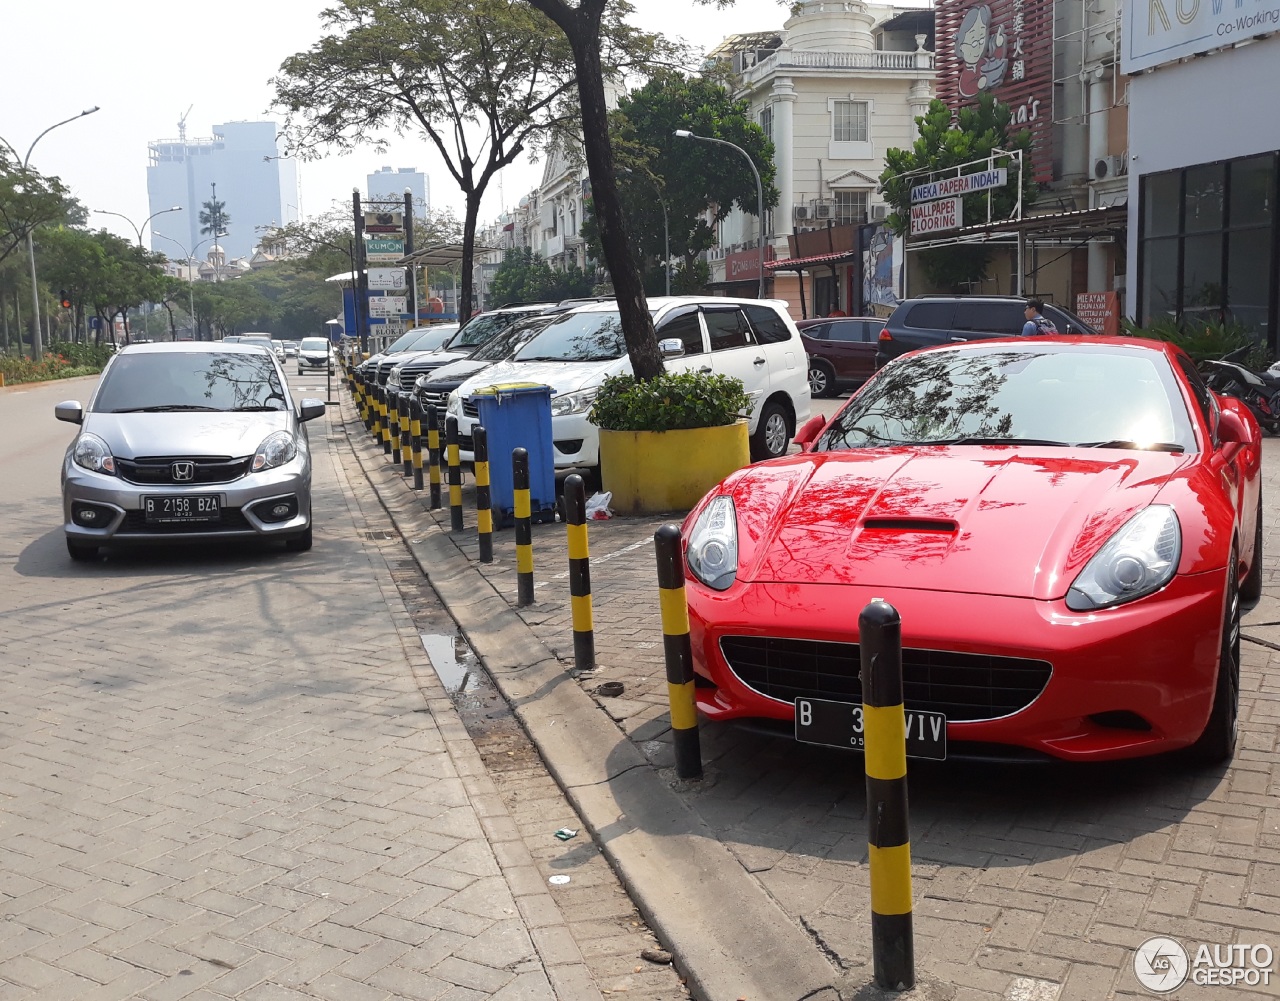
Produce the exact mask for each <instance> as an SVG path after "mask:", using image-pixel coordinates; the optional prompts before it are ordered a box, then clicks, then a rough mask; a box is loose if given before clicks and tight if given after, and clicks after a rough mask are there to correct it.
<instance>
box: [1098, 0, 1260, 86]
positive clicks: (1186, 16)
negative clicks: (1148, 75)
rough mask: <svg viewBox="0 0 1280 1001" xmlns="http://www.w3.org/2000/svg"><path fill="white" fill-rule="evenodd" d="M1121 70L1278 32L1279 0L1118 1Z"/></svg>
mask: <svg viewBox="0 0 1280 1001" xmlns="http://www.w3.org/2000/svg"><path fill="white" fill-rule="evenodd" d="M1122 16H1123V17H1124V24H1123V29H1122V31H1121V33H1120V37H1121V39H1122V40H1123V43H1122V44H1123V51H1122V52H1121V53H1120V65H1121V69H1122V70H1123V71H1124V72H1125V73H1137V72H1139V71H1140V70H1145V69H1149V68H1150V67H1152V66H1159V65H1160V64H1161V63H1171V62H1175V61H1177V60H1179V59H1183V58H1185V57H1186V56H1194V55H1198V54H1199V53H1202V52H1208V51H1209V50H1210V49H1220V48H1222V47H1223V46H1224V45H1232V44H1234V43H1236V42H1243V41H1247V40H1248V39H1250V38H1252V37H1253V36H1255V35H1264V34H1267V33H1268V32H1272V31H1280V0H1248V2H1245V0H1231V2H1226V0H1141V2H1138V3H1126V4H1124V5H1123V15H1122Z"/></svg>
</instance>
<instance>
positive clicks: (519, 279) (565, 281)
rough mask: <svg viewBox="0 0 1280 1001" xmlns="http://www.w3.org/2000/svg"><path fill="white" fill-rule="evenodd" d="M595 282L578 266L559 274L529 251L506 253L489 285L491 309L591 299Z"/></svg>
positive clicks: (525, 248) (540, 256) (516, 250)
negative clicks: (518, 303) (524, 303)
mask: <svg viewBox="0 0 1280 1001" xmlns="http://www.w3.org/2000/svg"><path fill="white" fill-rule="evenodd" d="M594 285H595V281H594V278H593V277H592V276H591V275H589V274H587V273H586V272H585V271H583V270H582V269H581V268H580V267H578V265H577V264H572V265H570V266H569V267H568V268H567V269H565V270H563V271H560V270H557V269H555V268H552V267H551V265H549V264H548V263H547V262H546V261H545V260H543V258H542V255H541V254H535V253H534V252H533V251H532V250H530V249H529V248H528V247H517V248H516V249H514V250H508V251H507V253H506V255H505V256H504V257H503V259H502V264H501V265H500V266H499V267H498V270H497V272H496V273H495V274H494V276H493V280H492V281H491V282H490V284H489V297H490V301H491V302H492V304H493V305H494V306H506V305H508V304H510V303H513V302H559V301H561V300H562V299H580V298H584V297H586V296H589V295H591V290H592V288H593V287H594Z"/></svg>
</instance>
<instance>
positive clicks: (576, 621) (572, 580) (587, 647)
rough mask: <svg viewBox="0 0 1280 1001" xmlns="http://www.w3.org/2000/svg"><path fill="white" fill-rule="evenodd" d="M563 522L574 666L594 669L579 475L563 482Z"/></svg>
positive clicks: (583, 499)
mask: <svg viewBox="0 0 1280 1001" xmlns="http://www.w3.org/2000/svg"><path fill="white" fill-rule="evenodd" d="M564 509H565V522H566V523H567V526H568V529H567V530H568V533H569V604H570V606H571V608H572V612H573V666H574V667H575V668H576V669H577V670H579V671H593V670H595V666H596V634H595V626H594V624H593V622H592V617H591V561H590V555H591V554H590V553H589V552H588V549H587V491H586V487H585V486H584V485H583V483H582V477H581V476H579V475H578V474H577V473H572V474H570V475H569V476H567V477H565V481H564Z"/></svg>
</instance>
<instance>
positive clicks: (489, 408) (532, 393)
mask: <svg viewBox="0 0 1280 1001" xmlns="http://www.w3.org/2000/svg"><path fill="white" fill-rule="evenodd" d="M468 398H469V399H470V400H471V401H472V402H474V403H475V404H476V409H477V411H478V412H479V415H480V424H481V426H482V427H483V428H484V429H485V431H486V432H487V433H488V436H489V498H490V504H491V506H492V508H493V519H494V525H495V526H496V527H503V526H505V525H510V524H512V523H513V522H514V520H515V483H514V482H513V479H512V474H511V453H512V451H514V450H515V449H517V448H523V449H525V450H526V451H527V452H528V453H529V507H530V511H531V513H532V517H533V520H534V521H541V522H550V521H555V516H556V463H555V453H554V452H553V451H552V444H551V387H550V386H541V385H538V384H537V383H531V382H520V383H506V384H502V385H497V386H486V387H484V388H482V389H477V390H476V391H475V392H473V393H471V394H470V396H469V397H468Z"/></svg>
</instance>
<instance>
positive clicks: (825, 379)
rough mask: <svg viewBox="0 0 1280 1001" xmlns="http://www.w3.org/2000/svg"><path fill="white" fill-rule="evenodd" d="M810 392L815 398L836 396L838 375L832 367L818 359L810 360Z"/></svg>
mask: <svg viewBox="0 0 1280 1001" xmlns="http://www.w3.org/2000/svg"><path fill="white" fill-rule="evenodd" d="M809 392H810V393H812V394H813V395H814V396H815V397H823V396H835V395H836V374H835V372H834V371H833V370H832V368H831V366H830V365H828V364H827V363H826V362H825V361H819V360H818V359H817V358H811V359H809Z"/></svg>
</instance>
